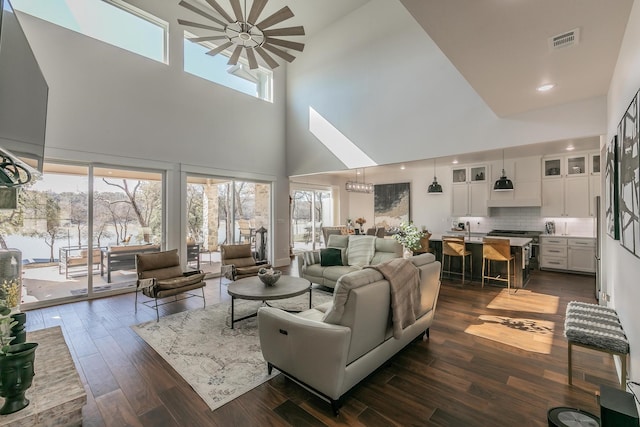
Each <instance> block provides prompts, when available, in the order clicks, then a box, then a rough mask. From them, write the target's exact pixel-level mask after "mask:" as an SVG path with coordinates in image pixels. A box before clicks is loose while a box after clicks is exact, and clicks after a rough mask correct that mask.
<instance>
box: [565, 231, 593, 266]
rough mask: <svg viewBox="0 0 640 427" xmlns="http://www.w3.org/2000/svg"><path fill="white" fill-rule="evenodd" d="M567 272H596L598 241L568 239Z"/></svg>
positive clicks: (591, 239)
mask: <svg viewBox="0 0 640 427" xmlns="http://www.w3.org/2000/svg"><path fill="white" fill-rule="evenodd" d="M567 270H570V271H579V272H583V273H595V272H596V239H593V238H568V239H567Z"/></svg>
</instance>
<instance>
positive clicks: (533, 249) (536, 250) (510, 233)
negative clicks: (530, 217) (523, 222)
mask: <svg viewBox="0 0 640 427" xmlns="http://www.w3.org/2000/svg"><path fill="white" fill-rule="evenodd" d="M541 234H542V231H533V230H491V231H490V232H488V233H487V236H497V237H526V238H529V239H531V243H530V249H529V255H528V257H529V260H528V261H529V262H528V264H529V268H531V269H537V268H538V266H539V258H540V235H541Z"/></svg>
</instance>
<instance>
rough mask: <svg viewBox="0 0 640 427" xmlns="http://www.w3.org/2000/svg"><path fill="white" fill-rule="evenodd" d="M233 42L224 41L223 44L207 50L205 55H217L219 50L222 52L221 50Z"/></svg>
mask: <svg viewBox="0 0 640 427" xmlns="http://www.w3.org/2000/svg"><path fill="white" fill-rule="evenodd" d="M232 45H233V43H231V42H226V43H225V44H221V45H220V46H218V47H216V48H215V49H211V50H210V51H209V52H207V55H211V56H213V55H217V54H219V53H220V52H222V51H223V50H225V49H227V48H228V47H230V46H232Z"/></svg>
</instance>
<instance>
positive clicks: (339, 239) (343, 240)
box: [327, 234, 349, 248]
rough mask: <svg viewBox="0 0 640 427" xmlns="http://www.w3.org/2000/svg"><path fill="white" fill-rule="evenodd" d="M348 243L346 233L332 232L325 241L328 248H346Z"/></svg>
mask: <svg viewBox="0 0 640 427" xmlns="http://www.w3.org/2000/svg"><path fill="white" fill-rule="evenodd" d="M348 245H349V236H348V235H344V236H343V235H340V234H332V235H330V236H329V241H328V242H327V247H328V248H346V247H347V246H348Z"/></svg>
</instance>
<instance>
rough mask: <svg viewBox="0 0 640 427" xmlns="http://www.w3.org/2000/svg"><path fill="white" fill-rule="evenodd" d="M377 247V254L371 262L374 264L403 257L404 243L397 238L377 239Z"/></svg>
mask: <svg viewBox="0 0 640 427" xmlns="http://www.w3.org/2000/svg"><path fill="white" fill-rule="evenodd" d="M375 248H376V251H375V254H374V255H373V258H371V262H370V264H372V265H375V264H382V263H383V262H386V261H389V260H392V259H394V258H401V257H402V245H401V244H400V243H398V242H397V241H396V239H376V246H375Z"/></svg>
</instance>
